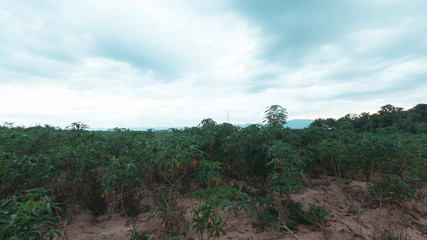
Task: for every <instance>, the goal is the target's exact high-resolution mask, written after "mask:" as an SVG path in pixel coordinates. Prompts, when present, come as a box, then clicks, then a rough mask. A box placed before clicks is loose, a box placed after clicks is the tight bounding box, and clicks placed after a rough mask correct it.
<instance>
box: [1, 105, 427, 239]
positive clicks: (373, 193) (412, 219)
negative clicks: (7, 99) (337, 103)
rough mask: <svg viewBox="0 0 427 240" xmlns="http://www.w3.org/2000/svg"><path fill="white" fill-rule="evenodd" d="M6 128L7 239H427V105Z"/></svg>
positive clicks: (3, 218) (3, 197)
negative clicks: (329, 114) (236, 121)
mask: <svg viewBox="0 0 427 240" xmlns="http://www.w3.org/2000/svg"><path fill="white" fill-rule="evenodd" d="M425 107H426V105H425V104H419V105H417V106H415V107H414V108H412V109H409V110H407V111H403V110H402V109H399V108H394V107H393V106H391V105H387V106H384V107H383V108H382V109H381V110H380V111H379V112H378V113H376V114H372V115H370V114H360V115H356V116H351V115H346V116H345V117H342V118H340V119H338V120H334V119H317V120H316V121H314V122H313V123H312V124H311V125H310V126H309V127H307V128H304V129H289V128H284V127H283V125H281V124H276V123H272V122H268V123H267V124H266V125H258V124H254V125H250V126H248V127H245V128H240V127H236V126H233V125H231V124H228V123H222V124H218V123H216V122H215V121H213V120H212V119H205V120H203V121H202V122H201V123H200V124H199V126H197V127H192V128H185V129H169V130H163V131H154V130H147V131H130V130H128V129H120V128H115V129H111V130H109V131H88V130H87V127H88V126H87V125H86V124H83V123H79V122H77V123H72V124H71V125H70V126H69V127H68V128H67V129H60V128H55V127H52V126H35V127H28V128H24V127H14V126H13V125H12V124H4V125H3V126H2V127H0V174H1V175H0V176H1V177H0V180H1V182H0V199H1V200H0V206H1V208H0V211H1V214H0V239H426V238H427V227H426V226H427V206H426V204H425V203H426V202H427V190H426V181H427V127H426V124H427V120H426V117H427V114H426V111H425Z"/></svg>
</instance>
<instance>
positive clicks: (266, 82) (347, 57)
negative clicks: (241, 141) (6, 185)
mask: <svg viewBox="0 0 427 240" xmlns="http://www.w3.org/2000/svg"><path fill="white" fill-rule="evenodd" d="M426 11H427V2H426V1H424V0H418V1H417V0H411V1H403V0H401V1H400V0H376V1H368V0H366V1H365V0H353V1H338V0H336V1H332V0H331V1H314V0H313V1H282V0H270V1H256V0H237V1H236V0H233V1H225V0H224V1H222V0H218V1H202V0H198V1H184V0H182V1H173V0H170V1H159V0H156V1H141V0H138V1H137V0H134V1H131V0H122V1H108V0H106V1H95V0H84V1H83V0H74V1H53V0H52V1H24V0H22V1H18V0H16V1H15V0H14V1H6V0H4V1H2V0H0V29H1V31H0V101H1V107H0V121H2V122H4V121H8V122H14V123H15V124H16V125H21V124H23V125H25V126H31V125H36V124H51V125H54V126H60V127H65V126H67V125H69V124H70V123H72V122H76V121H81V122H84V123H86V124H88V125H90V126H91V127H107V128H113V127H161V126H164V127H177V126H194V125H197V124H198V123H199V122H200V121H201V120H202V119H204V118H208V117H210V118H213V119H214V120H216V121H217V122H224V121H227V112H229V119H230V122H231V123H257V122H261V121H262V118H263V115H264V110H265V108H266V107H267V106H270V105H273V104H279V105H282V106H283V107H285V108H286V109H287V110H288V113H289V118H290V119H297V118H309V119H315V118H318V117H340V116H343V115H345V114H346V113H361V112H371V113H373V112H376V111H377V110H378V109H379V108H380V107H381V106H383V105H386V104H389V103H390V104H393V105H395V106H399V107H404V108H410V107H413V106H414V105H416V104H417V103H426V102H427V15H426Z"/></svg>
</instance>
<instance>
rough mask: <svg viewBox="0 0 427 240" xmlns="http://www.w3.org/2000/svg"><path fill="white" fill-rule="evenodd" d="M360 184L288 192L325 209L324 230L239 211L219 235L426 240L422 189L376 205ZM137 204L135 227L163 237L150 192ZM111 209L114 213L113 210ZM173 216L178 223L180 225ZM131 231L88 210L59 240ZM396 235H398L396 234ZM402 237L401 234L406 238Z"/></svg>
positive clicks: (328, 182) (123, 221) (122, 235)
mask: <svg viewBox="0 0 427 240" xmlns="http://www.w3.org/2000/svg"><path fill="white" fill-rule="evenodd" d="M365 185H366V184H365V183H363V182H356V181H354V182H351V183H350V184H349V185H347V186H343V184H338V182H337V181H336V179H335V178H332V177H322V178H320V179H315V180H310V182H309V183H308V187H307V189H306V191H305V192H303V193H301V194H295V195H293V197H292V198H293V199H294V200H296V201H298V202H300V203H301V204H302V205H303V209H305V210H307V209H308V207H309V204H310V203H315V204H316V205H319V206H323V207H325V208H326V209H327V210H328V212H329V214H330V215H329V216H328V217H327V222H326V223H325V226H324V227H323V228H319V227H317V226H316V227H313V226H307V225H298V229H297V230H293V231H292V232H293V234H295V236H293V235H292V233H290V232H288V231H286V230H282V231H280V232H275V231H274V230H269V231H265V230H261V229H259V228H258V227H257V221H258V220H257V216H256V215H252V216H247V215H245V214H240V215H239V216H238V217H237V218H236V217H234V218H231V219H229V220H228V221H227V223H226V225H225V228H224V230H225V231H226V234H225V235H223V236H221V238H220V239H248V240H249V239H304V240H315V239H316V240H318V239H331V240H347V239H348V240H350V239H381V238H380V236H381V235H383V236H384V235H385V234H386V233H388V235H389V236H395V238H387V239H412V240H421V239H427V192H426V191H425V190H422V191H420V192H419V193H418V194H417V197H416V198H415V199H413V200H411V201H407V202H403V203H392V204H384V205H383V206H381V207H379V206H378V205H374V204H372V203H368V202H367V201H364V199H363V196H364V195H363V194H361V191H362V190H361V189H363V188H364V187H365ZM142 199H143V200H142V202H141V204H143V205H145V206H147V210H146V211H144V212H143V213H141V214H139V215H138V216H137V217H135V220H134V221H135V223H136V225H138V226H139V228H138V229H143V230H148V231H150V232H151V233H152V235H151V237H150V239H163V236H164V234H163V233H162V223H161V222H160V221H159V217H158V216H157V215H156V213H155V212H154V211H153V210H152V207H150V206H153V201H152V199H150V197H149V196H145V197H143V198H142ZM188 202H189V199H188V198H183V199H181V200H180V203H181V205H182V206H183V208H184V217H185V219H186V220H187V222H189V221H190V219H191V206H190V205H189V204H188ZM112 212H113V211H112ZM182 224H183V223H182V221H179V222H178V220H177V225H182ZM129 229H131V225H130V223H129V222H128V221H127V218H126V217H124V216H122V215H121V214H120V213H111V214H107V215H101V216H97V217H94V216H92V215H91V214H90V213H89V212H87V211H81V212H80V214H79V215H77V216H75V217H74V218H73V219H72V221H71V222H70V223H69V224H68V226H67V227H66V230H64V231H63V238H64V239H76V240H80V239H81V240H89V239H94V240H97V239H109V240H110V239H111V240H113V239H117V240H119V239H129V236H127V234H128V230H129ZM399 236H400V238H399ZM405 237H406V238H405ZM186 238H187V239H198V237H197V234H196V233H194V232H191V231H190V232H189V233H188V234H187V235H186Z"/></svg>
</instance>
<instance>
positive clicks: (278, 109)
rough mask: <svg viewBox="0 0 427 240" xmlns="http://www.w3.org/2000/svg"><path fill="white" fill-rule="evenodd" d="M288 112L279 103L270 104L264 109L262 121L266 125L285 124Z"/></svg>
mask: <svg viewBox="0 0 427 240" xmlns="http://www.w3.org/2000/svg"><path fill="white" fill-rule="evenodd" d="M287 118H288V112H286V109H285V108H283V107H282V106H280V105H272V106H270V107H268V108H267V110H265V117H264V121H263V123H267V125H276V124H280V125H283V124H286V119H287Z"/></svg>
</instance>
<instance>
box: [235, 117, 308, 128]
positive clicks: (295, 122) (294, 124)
mask: <svg viewBox="0 0 427 240" xmlns="http://www.w3.org/2000/svg"><path fill="white" fill-rule="evenodd" d="M312 122H313V120H311V119H292V120H289V121H288V122H287V124H285V127H289V128H292V129H303V128H306V127H308V125H310V124H311V123H312ZM252 124H257V123H246V124H235V125H236V126H238V127H242V128H244V127H247V126H249V125H252ZM258 124H261V125H263V124H262V123H258Z"/></svg>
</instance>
